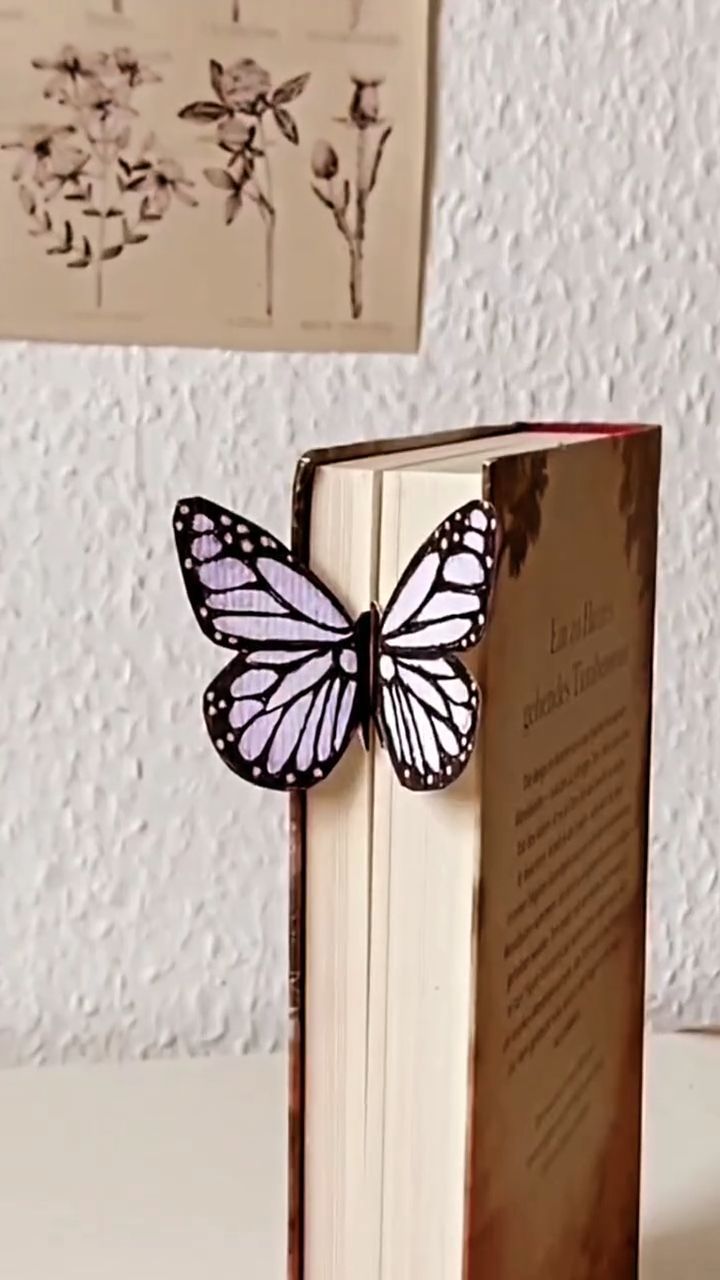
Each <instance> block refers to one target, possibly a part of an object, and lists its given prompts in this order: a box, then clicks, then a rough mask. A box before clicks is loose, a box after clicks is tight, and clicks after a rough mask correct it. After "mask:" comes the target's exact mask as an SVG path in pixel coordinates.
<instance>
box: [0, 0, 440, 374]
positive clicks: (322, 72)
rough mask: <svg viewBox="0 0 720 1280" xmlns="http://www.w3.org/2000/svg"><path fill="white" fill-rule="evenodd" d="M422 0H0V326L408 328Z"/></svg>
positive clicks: (237, 336) (416, 245)
mask: <svg viewBox="0 0 720 1280" xmlns="http://www.w3.org/2000/svg"><path fill="white" fill-rule="evenodd" d="M427 40H428V0H420V2H419V3H418V0H397V3H395V4H393V5H392V6H387V5H385V4H383V3H382V0H305V2H304V3H303V4H302V5H298V4H296V3H294V0H207V2H204V3H203V4H202V5H200V4H198V3H197V2H196V0H62V2H61V3H58V4H54V5H52V6H50V5H48V4H47V3H46V2H45V0H14V3H11V2H10V0H5V2H4V3H0V278H1V279H2V281H3V289H2V293H1V295H0V336H1V337H6V338H36V339H57V340H63V341H87V342H112V343H141V344H158V343H160V344H171V345H191V346H219V347H229V348H239V349H243V350H295V349H299V350H338V351H408V350H413V349H415V348H416V346H417V339H418V313H419V281H420V254H421V232H422V194H423V174H424V158H425V157H424V153H425V130H426V96H427V61H428V48H427Z"/></svg>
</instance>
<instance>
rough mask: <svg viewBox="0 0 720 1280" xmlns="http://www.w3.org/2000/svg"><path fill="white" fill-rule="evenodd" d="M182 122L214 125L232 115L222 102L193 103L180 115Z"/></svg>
mask: <svg viewBox="0 0 720 1280" xmlns="http://www.w3.org/2000/svg"><path fill="white" fill-rule="evenodd" d="M178 114H179V116H180V119H181V120H195V121H196V122H197V123H198V124H213V123H214V122H215V121H216V120H223V119H224V118H225V116H229V115H230V114H231V112H230V111H228V108H227V107H224V106H223V105H222V103H221V102H191V103H189V104H188V106H187V107H183V109H182V111H180V112H179V113H178Z"/></svg>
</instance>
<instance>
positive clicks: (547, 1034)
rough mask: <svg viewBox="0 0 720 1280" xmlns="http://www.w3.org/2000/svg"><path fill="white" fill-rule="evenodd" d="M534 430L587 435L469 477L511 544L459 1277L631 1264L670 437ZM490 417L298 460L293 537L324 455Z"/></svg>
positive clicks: (555, 1273)
mask: <svg viewBox="0 0 720 1280" xmlns="http://www.w3.org/2000/svg"><path fill="white" fill-rule="evenodd" d="M539 429H542V430H543V431H545V432H548V431H551V432H557V433H558V435H559V437H562V438H563V439H564V437H565V436H567V441H568V442H571V441H572V433H573V432H574V431H583V432H587V431H593V432H597V433H598V436H599V438H598V439H597V440H594V441H592V442H585V443H583V444H582V446H581V447H577V448H575V447H568V448H563V447H557V448H550V449H548V450H547V451H545V450H541V451H528V452H521V453H519V454H514V455H511V456H501V457H498V458H496V459H495V460H492V461H490V462H489V463H488V464H487V465H486V467H485V471H484V479H483V481H482V483H483V485H484V489H483V496H485V497H486V498H489V499H490V501H491V502H492V503H493V504H494V506H495V508H496V510H497V511H498V514H499V516H500V523H501V526H502V542H501V549H500V555H499V563H498V574H497V583H496V589H495V599H494V606H493V615H492V619H491V624H490V627H489V629H488V634H487V637H486V640H485V642H484V645H483V649H482V653H481V667H480V682H481V685H482V689H483V702H484V706H483V716H482V720H481V726H480V731H479V741H478V747H477V750H478V751H479V753H480V763H479V770H478V776H479V780H480V789H481V841H480V846H481V855H480V867H479V878H478V894H477V903H476V906H475V911H474V931H473V932H474V942H473V950H474V984H473V987H474V992H475V998H474V1002H473V1003H474V1016H473V1019H472V1023H473V1032H472V1050H471V1054H470V1063H469V1071H468V1088H469V1103H468V1117H469V1121H468V1135H467V1162H466V1174H467V1176H466V1204H465V1215H464V1216H465V1259H464V1267H463V1272H464V1274H463V1276H462V1277H460V1276H459V1277H458V1280H610V1278H611V1277H612V1280H631V1278H632V1277H635V1276H636V1274H637V1238H638V1189H639V1149H640V1094H641V1082H642V1034H643V1001H644V947H645V881H646V859H647V817H648V785H649V783H648V780H649V743H650V718H651V673H652V650H653V616H654V589H655V562H656V540H657V495H658V482H659V468H660V432H659V429H657V428H638V427H629V426H627V427H607V428H602V427H598V426H596V425H594V424H593V425H592V426H584V427H569V426H568V427H565V426H562V425H560V424H551V425H550V426H548V425H547V424H543V426H542V428H539ZM512 430H514V429H513V428H508V429H507V431H508V432H509V431H512ZM481 434H483V433H482V432H481V431H480V430H475V429H472V430H469V431H468V432H465V433H458V434H457V435H456V436H455V437H452V436H449V435H447V434H444V435H442V436H439V437H424V438H416V439H414V440H412V441H409V442H405V441H391V442H387V443H385V442H384V443H383V444H381V445H378V444H377V443H376V444H374V445H367V446H361V447H359V448H358V449H352V448H347V449H344V450H340V451H323V452H321V453H316V454H313V455H311V456H309V457H308V458H306V459H304V460H303V461H302V462H301V464H300V466H299V468H298V473H297V478H296V487H295V505H294V522H293V544H294V550H295V551H296V553H298V554H300V555H306V554H307V550H308V546H309V530H310V522H311V516H312V493H313V477H314V474H315V471H316V468H317V467H318V466H321V465H324V464H326V463H330V462H336V461H343V460H349V459H351V458H356V457H359V456H368V455H371V454H373V453H374V452H375V451H377V450H378V449H380V450H386V451H392V452H397V451H398V450H400V449H405V448H407V449H411V448H420V447H424V448H427V447H428V445H433V444H443V445H446V444H448V443H450V442H451V441H452V439H457V440H463V439H464V440H466V441H468V444H469V446H470V447H471V443H472V441H474V440H476V439H479V438H480V436H481ZM488 434H491V435H493V436H497V435H498V434H499V432H498V429H497V428H493V429H490V430H489V432H488ZM305 803H306V802H305V797H304V796H303V795H302V794H299V793H295V794H293V797H292V800H291V826H292V840H291V923H290V966H291V974H290V992H291V1081H290V1113H291V1119H290V1165H291V1168H290V1240H289V1258H290V1278H291V1280H312V1277H311V1276H308V1275H305V1274H304V1272H303V1221H304V1203H303V1169H304V1158H305V1144H304V1132H303V1127H304V1103H305V1044H304V1012H305V1006H304V957H305V943H306V938H305V889H306V880H305V868H306V849H305V822H304V815H305ZM338 1280H342V1277H338ZM369 1280H370V1278H369Z"/></svg>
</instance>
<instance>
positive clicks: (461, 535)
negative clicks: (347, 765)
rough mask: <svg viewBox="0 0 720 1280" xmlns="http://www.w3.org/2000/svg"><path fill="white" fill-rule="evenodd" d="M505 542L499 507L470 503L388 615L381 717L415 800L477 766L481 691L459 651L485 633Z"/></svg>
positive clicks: (432, 541) (419, 559)
mask: <svg viewBox="0 0 720 1280" xmlns="http://www.w3.org/2000/svg"><path fill="white" fill-rule="evenodd" d="M497 539H498V521H497V515H496V513H495V511H494V510H493V508H492V506H491V505H490V504H489V503H487V502H483V501H481V500H476V501H473V502H468V503H466V504H465V506H463V507H460V508H459V509H458V510H457V511H455V512H453V513H452V515H450V516H449V517H448V518H447V519H446V520H444V521H443V522H442V524H440V525H438V527H437V529H435V530H434V532H433V533H432V534H431V535H430V537H429V538H428V539H427V540H426V541H425V542H424V543H423V544H422V546H421V547H420V548H419V549H418V551H417V553H416V555H415V556H414V557H413V559H412V560H411V561H410V564H409V565H408V567H407V569H406V570H405V572H404V574H403V575H402V577H401V579H400V581H399V583H398V585H397V587H396V589H395V591H394V592H393V595H392V596H391V598H390V601H389V602H388V606H387V609H386V611H385V613H384V615H383V618H382V622H381V626H380V635H379V642H378V678H377V707H376V712H375V714H376V718H377V721H378V724H379V727H380V730H381V733H382V737H383V740H384V742H385V745H386V747H387V749H388V752H389V755H390V759H391V761H392V764H393V767H394V769H395V772H396V773H397V775H398V777H399V779H400V781H401V782H402V784H403V786H405V787H409V788H410V789H411V790H413V791H436V790H439V789H440V788H442V787H446V786H448V785H449V784H450V783H451V782H454V781H455V779H456V778H458V777H459V776H460V774H461V773H462V771H463V769H464V768H465V766H466V764H467V762H468V759H469V757H470V753H471V751H472V748H473V744H474V741H475V734H476V730H477V721H478V714H479V706H480V691H479V689H478V687H477V685H476V683H475V681H474V680H473V677H472V676H471V674H470V672H469V671H468V669H467V667H465V665H464V664H463V663H462V662H461V661H460V659H459V658H458V657H456V651H457V650H464V649H469V648H471V647H472V646H473V645H475V644H477V643H478V641H479V640H480V639H481V637H482V635H483V633H484V631H485V627H486V625H487V619H488V613H489V608H490V597H491V594H492V587H493V581H494V575H495V561H496V555H497Z"/></svg>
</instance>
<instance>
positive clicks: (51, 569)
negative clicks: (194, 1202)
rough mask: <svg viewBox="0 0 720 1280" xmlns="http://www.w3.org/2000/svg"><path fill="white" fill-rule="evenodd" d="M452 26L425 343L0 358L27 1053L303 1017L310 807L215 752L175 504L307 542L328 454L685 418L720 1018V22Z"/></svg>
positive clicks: (674, 517) (693, 732)
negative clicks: (197, 496) (298, 532)
mask: <svg viewBox="0 0 720 1280" xmlns="http://www.w3.org/2000/svg"><path fill="white" fill-rule="evenodd" d="M437 34H438V46H439V48H438V55H437V95H438V101H437V107H436V120H435V130H434V132H435V140H434V148H433V150H434V159H433V163H432V179H433V195H432V208H431V228H430V244H429V262H428V268H427V278H426V300H425V322H424V330H423V338H422V349H421V352H420V354H419V356H417V357H416V358H415V357H413V358H390V357H388V358H385V357H381V358H353V357H350V358H323V357H304V356H293V357H289V358H285V357H273V356H268V357H264V356H261V357H244V356H241V355H228V354H221V353H198V352H178V351H172V350H157V351H149V352H148V351H141V350H127V351H121V350H110V349H107V350H98V349H84V350H81V349H71V348H63V347H54V348H53V347H49V346H35V347H31V346H27V345H22V344H18V345H12V344H10V345H5V346H2V347H0V420H1V431H0V488H1V495H2V502H1V504H0V578H1V579H2V587H1V592H0V595H1V599H2V627H1V628H0V734H1V736H2V755H1V756H0V788H1V795H2V800H1V806H0V1062H1V1063H2V1064H5V1065H9V1064H13V1063H22V1062H60V1061H69V1060H72V1059H77V1058H81V1057H82V1058H88V1059H93V1060H96V1059H106V1058H132V1057H140V1056H162V1055H170V1054H181V1055H184V1054H204V1053H210V1052H221V1051H222V1052H240V1051H244V1050H246V1049H250V1048H253V1047H260V1046H262V1047H268V1046H274V1045H277V1044H279V1043H281V1042H282V1041H283V1038H284V1034H285V965H286V902H287V892H286V890H287V885H286V848H285V826H284V820H285V805H284V803H283V801H282V800H280V799H278V798H276V797H273V796H272V795H268V794H264V793H261V792H255V791H253V790H252V789H250V788H248V787H246V786H244V785H243V784H241V783H240V782H239V781H237V780H236V779H235V778H234V777H233V776H232V775H231V774H230V773H229V772H228V771H227V770H225V769H224V768H223V767H222V766H221V764H220V763H219V762H218V761H217V760H216V759H215V757H214V755H213V753H212V751H211V749H210V747H209V745H208V743H207V741H206V738H205V731H204V728H203V726H202V723H201V716H200V709H199V695H200V692H201V690H202V689H203V688H204V686H205V684H206V682H207V680H208V679H209V678H210V677H211V676H212V675H213V674H214V673H215V671H216V670H217V668H218V665H219V662H220V661H221V654H220V653H219V651H215V650H213V649H212V647H211V646H210V645H208V644H207V642H206V641H205V640H204V639H203V638H202V636H201V635H200V633H199V631H198V630H197V629H196V627H195V625H194V623H193V621H192V618H191V616H190V613H189V610H188V607H187V604H186V602H185V599H184V597H183V593H182V590H181V588H180V582H179V576H178V572H177V569H176V565H175V562H174V552H173V547H172V539H171V527H170V513H171V509H172V506H173V504H174V501H175V499H176V498H177V497H178V496H179V495H181V494H183V493H194V492H201V493H205V494H207V495H208V496H211V497H214V498H216V499H217V500H219V501H221V502H225V503H227V504H229V505H232V506H234V507H235V508H236V509H238V510H241V511H246V512H247V513H248V514H250V515H251V516H252V518H253V519H256V520H258V521H260V522H263V523H266V524H267V525H268V526H269V527H270V528H272V529H274V530H276V531H277V532H278V533H280V534H285V533H287V527H288V512H289V491H290V482H291V477H292V471H293V466H294V463H295V460H296V457H297V456H298V454H299V453H300V452H302V451H303V450H304V449H306V448H307V447H308V446H311V445H319V444H323V443H331V442H339V441H343V440H351V439H353V438H357V437H362V436H375V435H380V434H388V433H412V432H417V431H420V430H422V429H427V428H439V427H451V426H457V425H465V424H468V423H471V422H475V421H483V420H484V421H491V422H492V421H495V422H497V421H503V420H511V419H513V418H517V417H522V418H525V419H532V418H550V419H559V418H576V419H577V418H582V419H588V418H599V419H613V418H614V419H620V420H623V419H633V418H641V419H646V420H647V419H649V420H659V421H662V422H663V423H664V424H665V426H666V437H665V462H664V480H663V512H662V527H663V538H662V557H661V559H662V576H661V584H660V592H659V602H658V624H659V633H658V674H657V711H656V738H655V772H654V787H653V842H652V875H651V880H652V886H651V936H652V956H651V966H650V986H649V999H650V1006H651V1009H652V1010H653V1011H654V1013H655V1015H656V1016H657V1018H658V1019H659V1020H660V1021H661V1022H664V1023H669V1022H677V1021H678V1020H684V1021H685V1022H690V1023H698V1022H701V1021H703V1020H708V1019H714V1020H715V1021H716V1022H718V1023H720V882H719V877H718V859H719V856H720V855H719V853H718V843H719V838H720V815H719V812H718V794H720V787H719V786H718V782H719V781H720V759H719V755H718V723H719V719H720V707H719V705H718V690H717V670H718V658H719V657H720V653H719V648H720V642H719V633H718V583H719V581H720V569H719V568H718V550H719V541H718V538H719V531H718V516H719V512H718V491H717V477H718V474H719V468H720V457H719V453H720V447H719V444H718V441H719V438H720V437H719V435H718V414H719V413H720V408H719V406H718V393H719V392H720V368H719V366H718V355H717V348H718V340H719V337H720V320H719V312H718V299H719V298H720V290H719V287H718V286H719V280H718V263H719V262H720V219H719V217H718V210H719V209H720V161H719V156H720V95H719V93H718V67H719V66H720V17H719V16H718V14H717V12H716V6H715V5H713V4H709V3H704V2H702V0H695V2H693V0H613V2H611V3H605V4H583V5H578V4H575V3H570V2H569V0H534V3H533V4H522V3H519V2H518V0H516V2H515V3H512V2H511V0H497V2H494V0H483V2H482V3H479V2H478V0H452V3H451V2H450V0H447V3H446V4H445V5H444V6H443V9H442V12H441V14H440V17H439V21H438V33H437ZM599 533H600V531H599Z"/></svg>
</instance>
